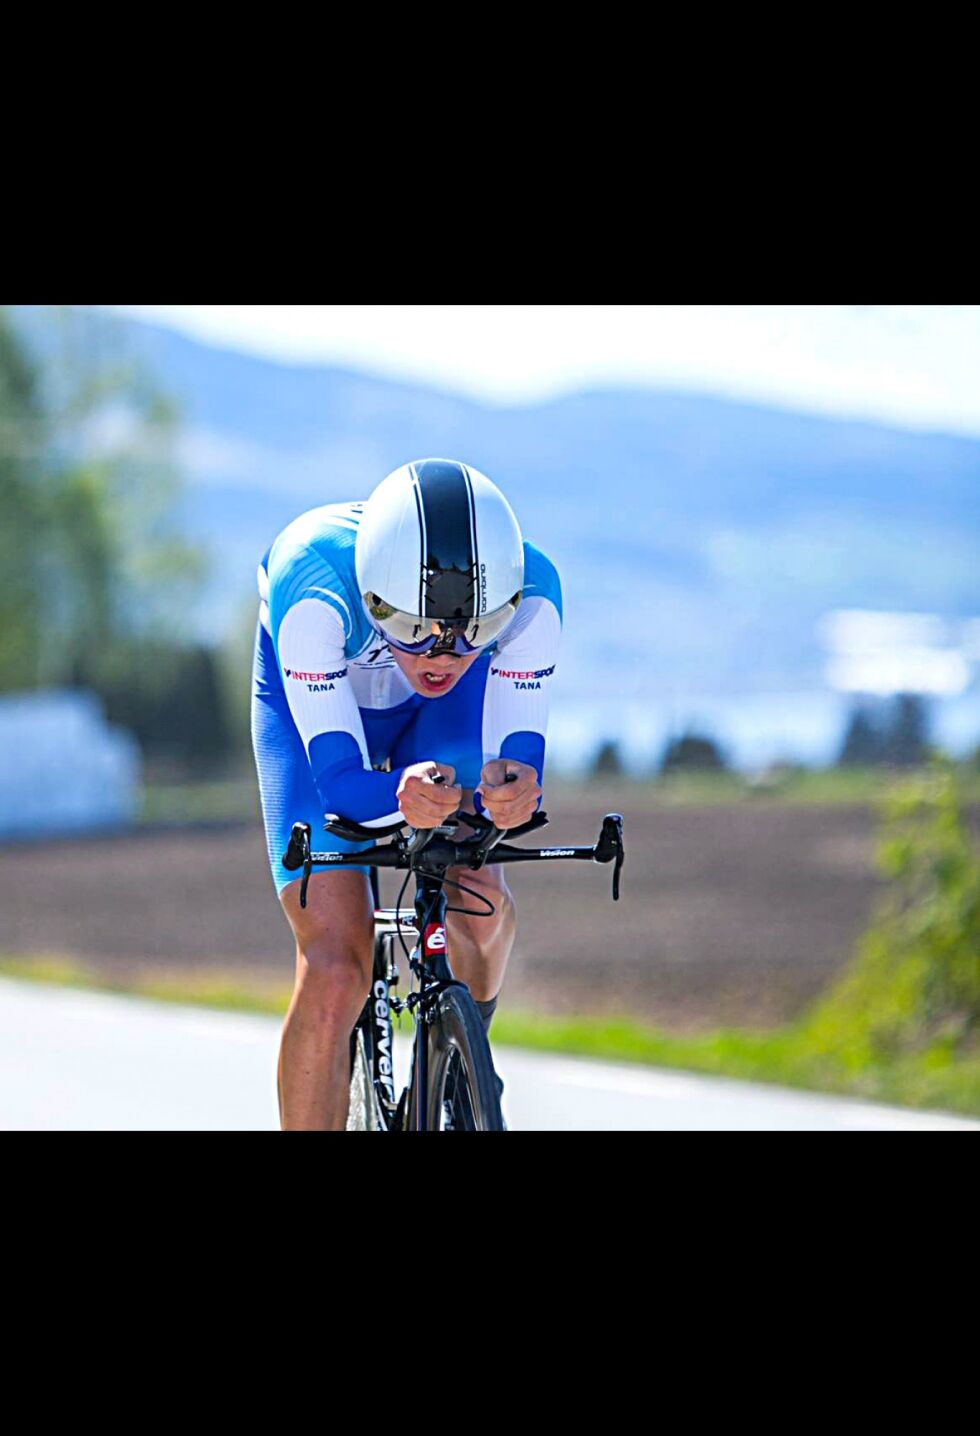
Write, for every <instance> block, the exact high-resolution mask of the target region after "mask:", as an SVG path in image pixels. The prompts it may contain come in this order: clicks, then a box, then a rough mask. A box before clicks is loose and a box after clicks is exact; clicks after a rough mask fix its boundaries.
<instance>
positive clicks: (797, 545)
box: [17, 306, 980, 746]
mask: <svg viewBox="0 0 980 1436" xmlns="http://www.w3.org/2000/svg"><path fill="white" fill-rule="evenodd" d="M17 312H18V314H19V316H20V319H21V322H22V324H23V326H24V328H25V331H26V332H28V334H33V337H34V339H35V341H36V342H43V332H42V325H43V318H42V316H41V315H40V314H39V313H38V311H37V310H36V309H35V310H34V311H33V312H25V307H23V306H22V307H21V308H20V309H19V310H18V311H17ZM120 322H121V323H124V327H125V330H126V332H127V336H128V339H129V341H130V343H131V345H132V347H133V349H134V350H135V351H137V352H138V353H140V354H142V355H143V356H145V358H146V359H147V360H148V361H149V362H150V363H151V364H152V366H153V368H154V369H155V371H156V372H157V374H158V375H159V378H160V380H161V381H162V383H163V385H164V386H165V387H166V388H167V389H168V390H170V391H171V392H172V393H173V394H174V395H175V396H176V398H177V399H178V401H179V403H180V405H181V408H182V412H183V416H184V425H185V427H184V436H183V441H182V460H183V465H184V469H185V472H186V475H187V478H188V489H187V498H186V503H185V509H184V521H185V523H186V526H187V530H188V532H189V534H190V535H191V536H192V537H193V538H194V539H196V540H197V541H199V542H201V543H202V544H204V545H206V546H207V548H208V549H209V550H210V552H211V554H212V555H213V569H212V574H213V577H212V580H211V583H210V589H209V602H208V611H207V613H206V615H205V616H204V617H203V618H202V620H201V621H202V624H203V625H204V626H205V628H206V630H207V631H208V632H210V633H212V634H217V633H220V632H221V631H222V630H223V629H225V628H227V626H228V625H229V624H230V623H232V622H234V621H236V620H239V619H240V616H241V613H242V609H243V604H244V603H247V601H248V595H249V594H250V592H251V588H252V585H253V583H254V572H255V566H256V564H257V561H258V559H259V557H260V556H261V554H262V553H263V552H264V550H265V549H266V548H267V547H268V545H269V543H270V542H271V540H272V538H273V537H274V536H275V534H276V533H277V532H278V531H279V529H281V528H282V527H283V526H284V525H285V524H286V523H288V522H289V521H290V519H292V518H293V517H295V515H296V514H297V513H299V512H301V511H302V510H303V509H306V508H310V507H313V506H314V505H316V504H320V503H328V502H332V501H335V500H339V499H349V498H355V497H365V496H366V495H367V494H368V493H370V491H371V489H372V488H373V487H374V486H375V484H376V483H378V482H379V480H380V479H381V478H383V477H384V475H385V474H386V473H388V472H389V471H390V470H391V469H392V468H394V467H396V466H397V465H398V464H400V463H403V462H404V461H405V460H406V459H408V458H420V457H425V456H427V455H452V456H457V457H460V458H463V459H466V460H467V461H469V462H470V463H472V464H474V465H475V466H476V467H478V468H480V469H483V470H484V471H485V472H486V473H488V474H490V475H491V476H492V477H493V478H494V479H495V480H496V481H497V482H498V483H499V484H500V486H501V487H502V488H503V489H504V491H505V492H506V493H507V495H508V496H509V497H510V499H511V501H512V502H513V504H514V507H515V509H516V511H517V513H518V515H519V517H520V519H521V522H522V525H523V527H524V530H525V532H526V533H527V535H528V536H529V537H530V538H532V539H533V540H534V541H535V542H536V543H538V544H540V545H541V547H543V548H544V549H545V550H546V551H548V552H549V553H550V554H551V555H552V556H553V557H554V558H555V560H556V561H557V563H558V565H559V567H560V569H561V572H562V575H563V579H564V585H565V591H566V634H567V638H566V644H565V656H564V661H563V664H562V680H561V682H562V690H563V691H564V694H565V696H566V699H567V701H568V703H569V704H571V703H572V701H573V698H577V699H578V701H579V703H580V704H581V703H582V702H584V700H585V697H586V695H587V697H588V701H589V703H590V704H591V705H592V711H596V710H595V704H596V703H599V702H601V703H603V704H604V705H605V707H604V709H603V711H608V712H611V713H614V714H619V716H620V718H622V714H623V713H624V712H625V711H626V709H628V710H629V711H630V712H631V713H633V714H636V713H637V712H639V714H640V720H636V721H642V718H643V715H644V714H650V713H653V712H656V714H657V715H659V717H658V720H657V721H658V725H660V726H662V725H663V724H667V726H670V724H674V725H676V724H678V723H682V722H683V721H685V718H687V717H693V716H695V715H696V713H697V712H703V713H705V714H709V713H710V712H711V711H713V709H712V705H713V703H714V702H715V700H721V699H722V698H724V700H725V701H726V702H727V701H729V700H732V699H733V698H734V699H743V698H744V699H745V700H746V701H751V702H753V703H755V702H756V701H757V700H756V698H755V696H754V695H759V696H760V698H759V701H761V695H764V694H767V693H768V694H772V695H776V694H783V695H791V694H797V695H801V694H814V695H820V694H822V695H823V698H822V699H821V701H822V702H826V701H827V693H826V687H825V683H824V678H823V668H824V655H823V653H822V650H821V648H820V645H819V641H818V638H817V634H816V631H815V630H816V624H817V622H818V620H819V618H820V617H821V615H822V614H824V613H825V612H826V611H827V610H828V609H832V608H843V607H861V608H884V609H895V610H906V611H925V612H931V613H938V614H941V615H943V616H945V617H946V618H948V619H950V620H962V619H966V618H970V617H973V616H975V615H977V614H978V613H980V564H978V553H980V543H978V540H980V441H975V440H971V439H966V438H954V437H948V436H945V435H942V434H922V433H913V432H905V431H902V430H898V429H891V428H886V427H883V426H880V425H875V424H868V423H844V422H839V421H834V420H831V419H826V418H819V417H812V416H805V415H800V414H794V413H790V412H786V411H782V410H776V409H771V408H764V407H761V406H757V405H752V404H745V403H737V402H733V401H729V400H723V399H713V398H706V397H703V396H695V395H691V394H682V393H676V394H675V393H667V392H663V391H660V390H621V389H610V390H605V391H598V392H586V393H580V394H575V395H572V396H569V397H567V398H563V399H559V400H555V401H552V402H549V403H543V404H535V405H533V406H528V407H526V408H520V407H508V408H503V407H492V406H489V405H484V404H479V403H476V402H474V401H472V400H469V399H466V398H462V397H458V396H453V395H449V394H444V393H439V392H436V391H434V390H430V389H425V388H421V387H418V386H414V385H408V384H399V383H394V382H391V381H389V380H385V379H378V378H373V377H370V376H367V375H360V374H355V373H350V372H347V371H344V370H340V369H336V368H320V367H312V366H303V367H300V366H288V365H284V364H279V363H275V362H272V361H268V360H263V359H259V358H254V357H249V356H246V355H243V354H239V353H230V352H225V351H222V350H218V349H214V348H210V347H208V346H206V345H203V344H200V343H197V342H195V341H193V340H190V339H187V338H184V337H183V336H181V335H179V334H177V333H175V332H173V331H170V330H167V329H163V328H156V327H153V326H150V325H145V324H137V323H133V322H123V321H120ZM519 342H520V336H519V335H515V344H519ZM693 695H698V703H695V702H694V697H693ZM833 702H834V704H836V705H838V706H839V701H838V700H836V699H834V700H833ZM699 705H700V706H699ZM569 711H571V709H569ZM834 711H835V712H836V708H835V709H834ZM801 712H802V710H801ZM630 721H634V720H630ZM707 721H711V720H710V718H709V719H708V720H707ZM587 726H588V725H587ZM790 726H791V727H792V725H790ZM583 741H584V740H583ZM627 741H629V739H628V735H627ZM804 746H805V745H804Z"/></svg>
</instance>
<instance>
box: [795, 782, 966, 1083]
mask: <svg viewBox="0 0 980 1436" xmlns="http://www.w3.org/2000/svg"><path fill="white" fill-rule="evenodd" d="M883 809H884V811H883V828H882V836H881V840H880V843H879V848H878V865H879V869H880V871H881V872H882V874H883V875H884V876H885V877H886V878H888V879H889V880H890V887H889V890H888V892H887V893H886V895H885V897H884V899H883V901H882V903H881V904H880V907H879V909H878V911H877V913H876V915H875V919H874V922H873V924H872V926H871V927H870V929H869V930H868V932H867V933H866V934H865V935H864V937H863V938H862V940H861V942H860V945H859V948H858V952H857V955H856V957H855V960H854V962H853V964H852V966H851V967H850V968H849V969H848V970H847V971H846V972H845V974H844V975H843V977H842V978H841V979H840V980H839V981H838V982H837V983H836V984H835V986H834V987H833V988H832V989H831V991H830V992H829V993H828V995H827V997H826V998H824V999H823V1001H821V1002H820V1003H818V1004H817V1006H816V1007H815V1008H814V1009H813V1011H812V1012H811V1014H810V1016H809V1018H808V1019H807V1021H806V1023H805V1025H804V1029H803V1032H802V1033H801V1036H802V1037H803V1038H804V1040H805V1042H806V1045H807V1047H808V1048H809V1049H810V1052H811V1054H812V1057H813V1059H814V1060H815V1062H816V1063H817V1064H818V1065H820V1066H823V1067H824V1068H825V1071H824V1074H823V1075H824V1076H825V1078H826V1079H827V1080H828V1082H831V1083H833V1082H834V1079H835V1077H850V1078H856V1079H858V1081H859V1083H861V1082H862V1081H863V1082H865V1084H866V1085H867V1087H868V1089H869V1090H875V1089H877V1088H879V1087H880V1085H881V1082H880V1080H879V1079H880V1078H881V1077H882V1076H883V1075H884V1074H885V1072H886V1071H888V1070H892V1071H893V1075H895V1074H898V1073H904V1077H905V1079H907V1081H908V1082H909V1083H911V1085H912V1086H913V1087H915V1086H916V1085H917V1084H920V1085H922V1087H923V1095H924V1096H925V1098H926V1099H927V1098H928V1088H929V1086H930V1077H931V1076H938V1075H939V1074H941V1073H943V1072H945V1071H946V1070H947V1069H949V1068H950V1067H951V1066H953V1065H954V1064H956V1063H959V1062H961V1061H965V1062H966V1063H967V1064H968V1065H969V1066H970V1067H973V1066H974V1064H975V1063H976V1062H977V1060H978V1059H980V855H978V852H977V849H976V847H975V845H974V844H973V842H972V841H971V838H970V834H969V832H968V830H967V826H966V822H965V820H964V817H963V811H962V805H961V801H960V797H959V794H958V791H957V781H956V775H955V771H954V769H953V767H952V765H951V764H950V763H949V762H948V761H947V760H945V759H936V760H935V761H934V762H933V764H932V765H931V767H930V769H929V770H928V772H927V773H926V774H924V775H923V776H921V777H919V778H917V779H916V780H915V781H911V782H907V783H905V784H903V785H902V786H901V787H900V788H898V789H896V790H895V791H894V792H893V793H892V794H891V795H890V796H889V797H887V798H886V799H884V801H883ZM886 1085H888V1084H887V1083H886ZM903 1085H905V1082H904V1081H903Z"/></svg>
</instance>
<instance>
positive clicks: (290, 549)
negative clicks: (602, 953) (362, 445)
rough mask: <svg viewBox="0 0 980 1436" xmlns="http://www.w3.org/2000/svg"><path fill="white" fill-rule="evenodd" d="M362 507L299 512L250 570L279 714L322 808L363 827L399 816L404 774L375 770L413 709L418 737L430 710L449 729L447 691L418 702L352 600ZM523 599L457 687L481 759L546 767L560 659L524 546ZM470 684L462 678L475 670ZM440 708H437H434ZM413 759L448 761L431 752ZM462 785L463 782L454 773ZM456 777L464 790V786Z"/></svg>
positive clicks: (541, 582) (541, 573)
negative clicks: (478, 704) (471, 705)
mask: <svg viewBox="0 0 980 1436" xmlns="http://www.w3.org/2000/svg"><path fill="white" fill-rule="evenodd" d="M363 510H364V504H363V503H349V504H329V505H326V506H325V507H323V508H318V509H313V510H311V512H309V513H306V514H302V515H301V516H300V517H299V518H298V519H296V520H295V521H294V522H293V523H291V524H290V525H289V526H288V528H286V529H284V530H283V532H282V533H281V534H280V535H279V537H278V538H277V539H276V541H275V543H274V544H273V545H272V548H271V549H270V550H269V552H268V554H267V555H266V556H265V558H264V559H263V560H262V563H261V565H260V567H259V574H258V579H259V596H260V602H261V607H260V623H261V625H262V627H263V628H264V630H265V632H266V633H267V634H268V635H269V637H270V638H271V640H272V646H273V649H274V653H275V660H276V664H277V666H278V676H279V679H280V680H281V683H282V689H283V691H284V694H285V698H286V701H287V703H288V705H289V713H290V714H291V716H292V720H293V723H294V724H295V726H296V729H297V731H298V733H299V735H300V737H301V739H302V741H303V745H304V747H305V750H306V754H307V757H308V759H309V763H310V768H311V770H312V773H313V777H314V779H315V782H316V786H317V790H318V792H319V795H320V798H321V801H322V803H323V810H324V811H330V812H335V813H342V814H343V815H344V816H345V817H348V818H352V819H353V820H354V821H356V822H360V823H364V824H366V825H368V826H371V825H375V826H381V825H383V824H384V823H386V822H390V821H395V820H397V818H398V816H399V813H398V805H397V801H396V793H397V789H398V784H399V782H400V780H401V774H402V769H401V768H397V769H395V770H394V771H392V772H390V773H383V772H377V771H375V770H374V765H376V764H378V763H379V762H381V761H385V760H387V759H390V758H392V755H393V754H395V753H396V751H397V748H398V736H399V734H400V733H402V732H403V731H405V730H406V728H407V726H408V725H409V724H410V723H412V721H413V719H415V718H416V717H417V716H418V714H419V710H420V709H421V708H423V707H424V708H425V709H426V710H428V709H432V710H434V711H433V712H431V713H429V712H428V711H427V712H426V713H425V723H426V728H427V729H428V730H430V731H431V730H432V728H433V724H434V723H437V722H438V717H439V713H440V710H441V711H443V712H444V713H445V716H446V720H447V722H455V718H454V706H458V705H454V704H453V703H452V702H451V699H452V697H453V691H452V690H451V691H450V693H449V694H447V695H446V698H444V699H443V698H425V697H422V695H421V694H418V693H416V692H415V691H414V689H413V688H412V687H411V686H410V685H409V683H408V681H407V679H406V678H405V677H404V675H403V674H402V672H401V670H400V669H399V668H398V667H397V665H396V663H395V661H394V659H393V658H392V657H391V653H390V651H389V649H388V646H387V644H386V643H385V641H384V639H383V638H382V637H381V636H380V635H379V634H378V632H377V630H376V629H375V628H374V627H373V626H372V624H371V622H370V620H369V618H368V616H367V613H366V612H365V610H364V606H363V603H362V601H361V595H360V593H359V591H358V586H357V575H356V570H355V565H354V546H355V542H356V539H357V530H358V524H359V522H360V516H361V514H362V512H363ZM524 563H525V572H524V588H523V594H524V597H523V601H522V603H521V604H520V606H519V608H518V610H517V613H516V614H515V616H514V618H513V620H512V622H511V623H510V624H509V625H508V627H507V628H506V629H505V630H504V632H503V633H502V634H501V635H500V637H499V639H497V641H496V642H495V643H494V644H492V645H491V646H490V647H489V648H488V649H486V650H485V651H484V652H483V653H482V654H481V656H480V658H479V659H478V660H477V662H476V663H475V664H474V665H473V667H472V669H471V670H469V671H468V672H467V673H466V674H465V675H464V677H463V678H462V679H461V680H460V681H459V683H458V684H457V685H456V687H457V689H459V690H462V689H463V686H464V684H465V685H467V690H466V691H467V693H472V694H474V695H475V694H479V698H474V699H473V700H472V701H482V749H483V752H482V761H483V762H487V761H489V760H490V759H491V758H498V757H504V758H513V759H515V760H516V761H518V762H523V763H529V764H531V765H532V766H533V767H534V768H535V769H536V770H537V773H538V780H539V781H540V780H541V777H542V773H543V769H544V753H545V737H546V733H547V723H548V697H549V689H550V686H551V680H552V677H553V675H554V672H555V665H556V663H557V658H558V643H559V638H560V634H561V622H562V600H561V584H560V580H559V577H558V572H557V570H556V568H555V566H554V564H553V563H552V562H551V560H550V559H549V558H547V557H546V556H545V555H544V554H543V553H542V552H541V551H540V550H539V549H537V548H535V547H534V546H533V544H529V543H525V545H524ZM477 668H479V669H480V670H481V674H482V675H484V676H481V677H479V686H477V683H476V682H475V681H474V683H470V682H469V680H470V677H471V674H472V675H473V677H474V680H476V679H477V677H478V675H477V674H476V672H475V670H476V669H477ZM443 703H445V704H446V705H447V706H446V708H445V709H444V710H443V709H442V704H443ZM418 758H419V759H421V758H431V759H433V760H435V761H439V762H447V761H452V757H443V756H442V755H441V754H440V752H437V751H433V752H431V753H429V752H426V753H420V754H418ZM457 780H458V781H463V778H462V775H461V774H458V775H457ZM469 785H470V784H469V783H468V782H464V786H469Z"/></svg>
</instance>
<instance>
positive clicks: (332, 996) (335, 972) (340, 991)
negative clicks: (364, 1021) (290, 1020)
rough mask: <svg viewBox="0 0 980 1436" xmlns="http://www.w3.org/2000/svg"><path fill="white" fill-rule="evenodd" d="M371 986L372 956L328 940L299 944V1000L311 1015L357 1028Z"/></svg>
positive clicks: (297, 991) (297, 967)
mask: <svg viewBox="0 0 980 1436" xmlns="http://www.w3.org/2000/svg"><path fill="white" fill-rule="evenodd" d="M370 987H371V962H370V954H368V956H367V959H366V958H365V954H364V952H363V951H360V950H358V949H357V948H350V947H338V946H337V944H336V943H334V942H328V941H323V942H319V941H316V940H312V941H308V942H306V943H304V944H302V945H299V944H297V949H296V1001H297V1003H298V1004H300V1005H301V1006H302V1007H303V1008H304V1010H305V1011H306V1013H307V1015H310V1014H312V1015H313V1016H314V1017H315V1018H316V1019H317V1020H319V1021H321V1022H322V1023H324V1024H328V1023H333V1022H334V1021H336V1022H338V1023H339V1024H340V1025H341V1026H344V1027H353V1025H354V1023H355V1022H356V1021H357V1015H358V1013H359V1012H360V1010H361V1008H362V1007H363V1006H364V1003H365V1001H366V1000H367V996H368V992H369V990H370Z"/></svg>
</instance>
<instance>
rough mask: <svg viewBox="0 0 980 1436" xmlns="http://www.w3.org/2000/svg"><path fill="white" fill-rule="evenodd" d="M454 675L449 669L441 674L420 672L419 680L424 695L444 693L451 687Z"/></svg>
mask: <svg viewBox="0 0 980 1436" xmlns="http://www.w3.org/2000/svg"><path fill="white" fill-rule="evenodd" d="M455 677H456V674H455V673H454V672H453V671H452V669H451V668H449V669H445V670H443V671H442V672H428V673H426V672H421V673H419V680H420V682H421V683H422V687H423V689H424V690H425V692H426V693H433V694H435V693H445V692H446V691H447V690H448V689H450V688H451V687H452V685H453V681H454V679H455Z"/></svg>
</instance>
